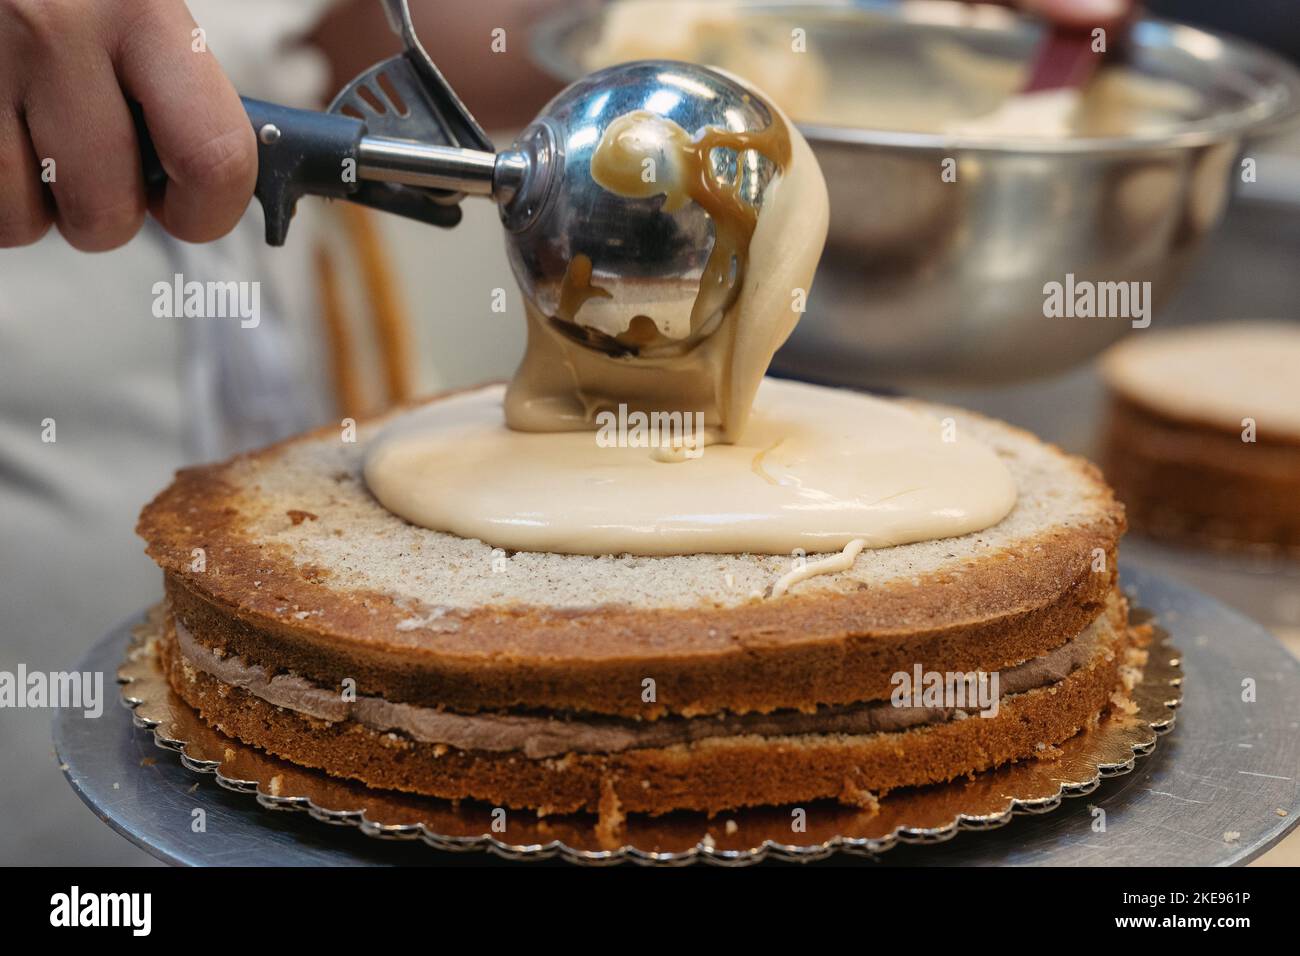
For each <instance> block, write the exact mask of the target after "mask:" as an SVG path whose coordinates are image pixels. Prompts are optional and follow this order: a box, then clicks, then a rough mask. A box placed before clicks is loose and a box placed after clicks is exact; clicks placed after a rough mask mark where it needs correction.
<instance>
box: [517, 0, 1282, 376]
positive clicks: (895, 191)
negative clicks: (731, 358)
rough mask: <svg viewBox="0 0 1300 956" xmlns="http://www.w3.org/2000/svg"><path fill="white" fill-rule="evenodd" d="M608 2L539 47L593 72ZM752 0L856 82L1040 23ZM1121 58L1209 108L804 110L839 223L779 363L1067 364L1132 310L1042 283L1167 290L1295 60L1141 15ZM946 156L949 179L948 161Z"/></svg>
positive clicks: (880, 366)
mask: <svg viewBox="0 0 1300 956" xmlns="http://www.w3.org/2000/svg"><path fill="white" fill-rule="evenodd" d="M603 16H604V13H603V11H602V9H601V8H599V7H591V6H585V7H584V6H580V7H578V8H573V9H568V10H566V11H564V12H562V13H561V14H559V15H557V16H555V17H553V18H551V19H549V20H547V21H546V22H544V23H542V24H540V25H539V27H538V29H537V30H536V31H535V32H534V35H533V52H534V56H535V58H536V59H537V60H538V61H539V62H540V63H541V64H542V66H543V67H544V68H546V69H548V70H549V71H550V72H552V73H553V74H554V75H556V76H557V77H559V78H561V79H564V80H572V79H574V78H576V77H578V76H580V75H582V74H583V73H585V72H587V71H588V70H589V69H591V68H592V66H593V65H594V64H591V63H588V62H585V60H584V51H586V50H588V49H589V48H590V47H591V46H592V44H593V43H594V41H595V39H596V38H597V37H598V36H599V34H600V30H601V18H602V17H603ZM745 16H752V17H769V18H780V19H781V20H784V21H785V22H788V23H793V24H796V25H798V26H799V27H801V28H802V29H804V30H805V31H806V34H807V46H808V50H809V51H810V53H809V55H812V56H816V57H818V58H819V60H820V62H821V63H822V64H823V68H824V69H825V70H826V71H827V73H828V76H829V82H830V84H831V85H832V86H834V85H836V84H839V85H840V86H841V87H843V85H844V84H846V83H849V82H851V81H852V80H853V78H855V77H856V78H857V82H859V83H860V82H861V80H860V75H859V74H860V63H861V62H862V61H863V59H864V58H868V59H879V60H880V61H881V62H882V63H888V64H889V67H888V68H889V69H891V70H896V71H907V70H915V71H916V75H915V76H914V77H906V78H905V79H904V80H903V82H911V83H915V84H917V88H919V89H926V88H927V87H926V84H927V83H929V84H933V83H934V82H935V81H936V78H935V76H934V75H927V74H926V73H925V71H924V66H923V64H924V63H925V62H926V59H925V57H924V56H922V55H920V52H921V49H922V47H924V46H925V45H927V44H931V43H933V42H935V41H946V42H949V43H954V44H959V45H961V46H963V47H966V48H968V49H971V50H974V51H978V52H979V53H981V54H985V55H989V56H993V57H998V58H1005V59H1011V60H1016V61H1020V62H1027V61H1028V60H1029V58H1030V57H1031V56H1032V55H1033V52H1034V49H1035V44H1036V42H1037V40H1038V38H1039V37H1040V35H1041V27H1040V26H1039V25H1037V24H1035V23H1033V22H1031V21H1028V20H1025V19H1024V18H1021V17H1019V16H1017V15H1016V14H1014V13H1011V12H1009V11H1007V10H1004V9H1001V8H995V7H988V6H978V7H977V6H973V5H969V4H961V3H950V2H945V0H912V2H904V3H898V4H874V3H872V4H865V3H856V4H826V5H820V4H818V5H798V6H779V5H767V4H764V5H761V6H755V7H753V8H746V10H745ZM1127 63H1128V64H1129V66H1130V67H1131V68H1133V69H1135V70H1137V71H1138V72H1140V73H1142V74H1144V75H1148V76H1151V77H1155V78H1161V79H1166V80H1174V81H1178V82H1180V83H1183V84H1185V85H1186V86H1189V87H1191V88H1192V89H1194V90H1195V91H1196V92H1197V93H1199V94H1200V97H1201V109H1200V111H1199V113H1198V114H1197V115H1195V116H1192V117H1190V118H1189V119H1187V121H1185V122H1182V123H1179V124H1178V125H1177V126H1176V127H1175V128H1173V129H1172V130H1169V131H1166V132H1161V133H1157V134H1153V135H1135V136H1130V137H1125V138H1108V139H1101V138H1075V139H1064V140H1052V141H1043V140H1039V141H1030V140H1022V141H1018V142H1012V141H995V140H991V139H988V138H971V137H959V136H954V135H947V134H941V133H915V132H896V131H889V130H881V129H864V128H855V127H846V126H829V125H811V124H809V123H806V122H803V121H802V119H801V117H800V116H799V115H798V113H797V112H796V114H795V115H794V119H795V120H796V121H799V127H800V129H801V130H802V131H803V133H804V135H805V136H806V137H807V139H808V141H809V143H810V144H811V145H812V148H813V150H814V152H815V153H816V155H817V157H818V160H819V161H820V163H821V166H822V169H823V171H824V172H825V174H826V180H827V185H828V187H829V190H830V196H831V226H830V236H829V239H828V242H827V247H826V253H825V256H824V257H823V259H822V264H821V266H820V268H819V270H818V273H817V279H816V284H815V286H814V290H813V294H812V296H811V298H810V300H809V303H808V311H807V314H806V315H805V316H804V318H803V320H802V321H801V322H800V323H799V326H798V328H797V329H796V330H795V333H794V335H793V336H792V337H791V339H790V341H789V342H788V343H787V344H786V346H785V347H784V348H783V349H782V350H781V352H780V353H778V356H777V360H776V363H775V367H776V368H778V369H780V370H785V371H789V372H794V373H797V374H801V375H804V376H808V377H814V378H819V379H823V380H828V381H839V382H844V383H849V384H859V385H889V384H899V383H903V382H908V381H913V382H914V381H918V380H930V381H942V382H946V383H977V382H999V381H1009V380H1014V379H1019V378H1026V377H1031V376H1035V375H1043V374H1047V373H1051V372H1055V371H1058V370H1061V369H1064V368H1067V367H1069V366H1071V365H1073V364H1075V363H1078V362H1080V361H1082V360H1085V359H1087V358H1089V357H1090V356H1092V355H1094V354H1095V353H1097V352H1098V351H1099V350H1101V349H1102V348H1104V347H1105V346H1107V345H1108V344H1110V343H1111V342H1113V341H1114V340H1116V339H1117V338H1119V337H1120V336H1122V335H1124V334H1125V333H1126V332H1128V331H1129V329H1130V327H1131V325H1130V322H1129V321H1128V320H1126V319H1124V318H1048V317H1045V315H1044V285H1045V284H1046V283H1048V282H1054V281H1055V282H1064V281H1065V277H1066V275H1067V274H1073V275H1074V276H1075V278H1076V280H1092V281H1112V282H1113V281H1138V282H1144V281H1147V282H1150V283H1151V291H1152V298H1153V300H1154V302H1155V305H1156V306H1157V307H1158V306H1159V304H1160V303H1161V302H1162V301H1163V300H1164V299H1166V298H1167V297H1168V296H1169V295H1170V294H1171V292H1173V291H1174V289H1175V288H1176V286H1177V283H1178V278H1179V275H1180V274H1181V273H1183V272H1184V270H1185V269H1186V268H1187V266H1188V265H1189V263H1191V262H1192V261H1193V259H1194V258H1195V256H1196V253H1197V252H1198V251H1199V250H1200V248H1201V246H1202V244H1203V241H1204V239H1205V237H1206V235H1207V234H1208V233H1209V232H1210V231H1211V230H1212V229H1213V228H1214V227H1215V226H1216V225H1217V224H1218V222H1219V220H1220V218H1221V216H1222V213H1223V210H1224V207H1225V204H1226V203H1227V200H1228V198H1229V195H1230V193H1231V191H1232V184H1233V182H1234V180H1235V177H1236V175H1237V169H1238V165H1237V158H1238V156H1239V155H1240V153H1241V150H1242V148H1243V143H1245V142H1247V141H1248V140H1249V139H1250V138H1251V137H1254V136H1257V135H1260V134H1262V133H1264V132H1267V131H1271V130H1272V129H1274V128H1276V127H1277V126H1278V125H1279V124H1281V123H1282V122H1283V121H1285V120H1288V119H1290V118H1292V117H1293V116H1294V115H1295V114H1296V112H1297V110H1300V74H1298V73H1297V71H1296V70H1295V69H1294V68H1293V67H1292V66H1291V65H1290V64H1289V63H1287V62H1286V61H1284V60H1282V59H1281V58H1280V57H1276V56H1274V55H1272V54H1270V53H1268V52H1266V51H1263V50H1260V49H1258V48H1256V47H1254V46H1253V45H1250V44H1247V43H1245V42H1243V41H1239V40H1234V39H1230V38H1228V37H1224V36H1219V35H1214V34H1210V33H1207V32H1205V31H1202V30H1197V29H1193V28H1190V27H1185V26H1179V25H1173V24H1169V23H1166V22H1163V21H1157V20H1143V21H1141V22H1140V23H1138V24H1136V25H1135V27H1134V30H1133V32H1132V35H1131V38H1130V42H1129V52H1128V54H1127ZM748 78H749V79H751V80H752V81H753V82H755V83H757V84H758V86H759V87H762V86H763V85H764V81H763V77H762V76H751V77H748ZM860 95H861V96H863V97H870V96H872V95H873V90H872V89H871V88H870V86H867V87H865V88H863V89H862V90H861V94H860ZM778 99H779V98H778ZM947 158H952V159H953V160H955V163H956V172H957V176H956V181H955V182H944V181H943V180H942V179H941V177H940V175H939V171H940V168H941V163H942V162H943V160H945V159H947ZM1260 175H1266V171H1261V172H1260ZM1206 266H1207V267H1212V266H1213V263H1207V264H1206ZM1230 280H1231V277H1230V276H1225V281H1230ZM1156 322H1157V323H1158V322H1159V319H1158V318H1157V319H1156Z"/></svg>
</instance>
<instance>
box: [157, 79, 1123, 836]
mask: <svg viewBox="0 0 1300 956" xmlns="http://www.w3.org/2000/svg"><path fill="white" fill-rule="evenodd" d="M638 68H644V69H646V70H648V71H649V73H651V74H653V75H654V76H659V75H661V74H665V73H666V72H667V75H668V76H669V78H670V79H671V78H673V74H672V73H671V64H669V65H664V64H649V65H648V66H646V65H643V67H638ZM597 79H598V77H597V78H595V79H592V80H590V81H582V83H579V84H577V86H576V87H575V88H576V89H577V90H578V94H574V95H584V90H586V87H584V86H583V83H589V82H596V80H597ZM702 79H703V78H702V77H695V79H694V80H692V82H694V83H696V85H697V86H698V85H699V83H698V82H697V81H700V80H702ZM707 80H708V82H709V83H714V84H718V86H719V89H720V90H721V93H722V94H725V95H720V96H719V99H720V100H721V101H724V102H732V103H737V104H744V107H745V109H744V110H740V109H728V110H727V111H726V114H725V116H724V117H723V120H725V122H722V123H720V124H719V125H707V124H706V125H703V126H701V127H700V128H698V129H687V128H685V127H683V126H681V125H680V124H679V123H678V122H677V120H678V119H681V120H682V121H684V122H692V123H694V122H696V121H698V116H696V115H695V114H694V113H692V112H691V111H690V110H684V109H676V106H677V104H678V102H679V100H680V97H678V96H677V95H676V94H674V95H673V96H669V97H657V96H651V97H647V98H646V99H645V100H644V102H642V103H639V104H637V103H633V104H629V106H630V107H633V106H634V107H635V108H629V109H628V111H627V112H625V113H622V114H620V115H618V116H615V117H613V118H611V119H609V120H608V121H607V122H603V123H602V125H599V126H595V125H593V126H592V127H591V128H589V129H584V130H582V131H581V133H582V136H581V137H580V136H579V135H578V134H574V135H573V136H572V137H571V139H570V142H571V143H573V142H587V143H591V144H595V146H594V150H593V152H592V154H591V156H590V157H589V158H588V159H587V160H586V161H585V162H586V164H587V165H586V167H585V168H577V171H576V172H575V167H574V166H572V165H570V160H569V159H568V158H566V159H565V163H564V169H563V171H562V173H561V182H560V183H559V185H557V186H556V187H555V188H554V189H553V190H552V191H551V193H550V194H548V195H549V196H550V198H548V199H547V202H556V203H560V204H563V203H564V202H565V201H566V199H565V197H566V196H569V193H568V192H566V190H568V189H569V188H570V186H572V188H573V190H574V195H575V196H576V197H577V199H575V201H577V200H578V199H580V200H581V202H583V203H585V204H587V206H586V207H584V208H587V209H588V212H590V214H591V217H592V220H593V221H599V222H605V223H608V222H619V223H624V224H626V233H627V235H626V236H624V235H621V234H619V235H614V236H612V237H607V241H603V242H601V241H597V240H596V239H593V238H590V237H587V236H577V237H575V236H574V235H572V234H571V231H570V232H565V231H564V230H566V229H567V228H568V227H567V225H566V223H567V221H568V220H567V219H566V218H565V217H562V216H561V217H554V218H552V219H547V218H546V217H545V216H543V217H542V219H540V220H539V221H538V222H536V223H533V224H530V225H527V227H526V228H527V229H529V230H532V231H533V232H532V233H531V234H530V237H529V244H528V249H529V250H541V252H538V253H537V255H539V256H541V257H543V258H544V259H545V260H546V265H547V269H545V270H543V273H544V274H545V275H547V276H549V277H551V278H552V279H555V280H556V281H555V282H553V283H552V284H551V285H550V286H546V287H542V288H539V289H537V290H536V292H535V294H534V295H533V296H530V297H529V298H527V299H526V305H527V318H528V346H527V350H526V353H525V356H524V359H523V362H522V363H521V365H520V367H519V370H518V371H517V372H516V374H515V376H514V378H513V380H512V381H511V382H510V383H509V386H508V387H502V386H499V385H493V386H487V387H484V388H479V389H473V390H470V391H467V392H461V393H457V394H451V395H444V396H441V397H438V398H435V399H433V400H431V401H429V402H426V403H424V404H422V405H420V406H418V407H414V408H406V409H402V410H400V411H398V412H394V413H392V414H390V415H387V416H383V417H380V418H376V419H374V420H370V421H363V422H360V423H355V422H351V421H345V422H343V423H341V425H340V427H335V428H326V429H323V430H321V431H318V432H315V433H313V434H309V435H305V436H302V437H300V438H297V439H294V440H291V441H288V442H286V443H283V444H280V445H277V446H274V447H271V448H268V449H265V450H263V451H260V452H257V453H254V454H250V455H245V456H242V457H238V458H235V459H232V460H230V461H227V462H225V463H222V464H217V465H210V466H206V467H201V468H193V469H189V470H186V471H183V472H181V473H180V474H179V476H178V477H177V479H176V481H175V482H174V483H173V484H172V486H171V487H170V488H168V489H167V490H165V491H164V492H163V493H162V494H161V495H159V496H158V497H157V498H156V499H155V500H154V501H153V502H152V503H151V504H150V505H148V506H147V507H146V508H145V510H144V513H143V515H142V517H141V520H140V525H139V530H140V533H141V534H142V535H143V537H144V538H145V540H146V542H147V544H148V551H149V553H150V555H152V556H153V558H154V560H156V561H157V562H158V564H159V565H160V566H161V567H162V569H163V572H164V577H165V581H166V614H165V620H166V624H165V634H164V636H163V639H162V641H161V656H162V661H163V664H164V666H165V669H166V672H167V675H168V678H169V680H170V682H171V686H172V687H173V688H174V689H175V691H176V693H177V694H179V695H180V697H181V698H183V699H184V700H185V701H186V702H187V703H188V704H190V705H191V706H193V707H194V708H195V709H196V710H197V711H198V712H199V714H201V715H202V717H203V718H204V719H205V720H206V721H208V722H209V723H210V724H211V725H212V726H214V727H216V728H218V729H219V730H220V731H222V732H223V733H225V734H228V735H229V736H231V737H234V738H237V739H239V740H242V741H244V742H246V743H248V744H252V745H254V746H257V747H260V748H263V749H264V750H266V751H267V752H269V753H272V754H275V755H277V756H279V757H282V758H284V759H286V760H289V761H292V762H293V763H296V764H300V765H302V766H305V767H314V768H319V769H320V770H322V771H325V772H326V773H329V774H334V775H336V776H340V777H346V778H350V779H353V780H359V781H361V782H363V783H365V784H367V785H370V786H373V787H377V788H391V789H395V790H402V791H409V792H413V793H419V794H427V795H430V796H433V797H441V798H448V799H452V800H462V799H472V800H479V801H486V802H487V803H489V804H491V805H494V806H507V807H516V808H527V809H530V810H535V811H537V812H538V813H569V812H589V813H590V812H596V813H600V814H601V815H602V817H603V820H604V822H605V824H607V825H612V823H611V821H617V820H619V819H621V818H622V817H623V815H624V814H627V813H649V814H662V813H667V812H669V811H674V810H701V811H706V812H717V811H722V810H727V809H731V808H737V807H745V806H751V805H764V804H785V803H794V802H800V803H802V802H806V801H812V800H819V799H831V800H839V801H842V802H844V803H847V804H851V805H855V806H860V807H871V806H873V805H874V803H875V801H876V800H878V799H879V797H880V796H881V795H882V794H885V793H888V792H889V791H891V790H894V789H896V788H900V787H914V786H920V785H926V784H935V783H941V782H943V781H948V780H953V779H955V778H958V777H962V776H965V775H968V774H974V773H979V772H980V771H984V770H988V769H990V768H994V767H998V766H1001V765H1004V764H1007V763H1010V762H1012V761H1017V760H1031V759H1050V758H1051V757H1052V756H1053V754H1054V752H1055V747H1056V745H1057V744H1059V743H1061V742H1062V741H1064V740H1066V739H1068V738H1070V737H1072V736H1073V735H1075V734H1078V733H1080V732H1084V731H1086V730H1087V729H1088V728H1090V727H1092V726H1093V725H1094V724H1096V722H1097V721H1098V720H1100V719H1101V718H1102V717H1103V716H1104V715H1105V714H1106V712H1107V711H1108V710H1109V709H1111V708H1115V707H1118V708H1125V709H1126V708H1129V707H1130V706H1131V705H1130V704H1129V703H1128V701H1127V698H1126V697H1125V691H1126V689H1128V688H1129V687H1131V686H1132V683H1133V681H1134V680H1136V679H1137V676H1138V673H1139V669H1140V667H1141V665H1142V651H1141V649H1140V647H1138V646H1137V643H1138V639H1137V638H1136V637H1135V635H1134V631H1132V630H1131V629H1130V628H1129V626H1128V621H1127V609H1126V606H1125V601H1124V598H1123V596H1122V594H1121V593H1120V591H1119V590H1118V586H1117V577H1116V565H1115V562H1116V549H1117V546H1118V543H1119V538H1120V535H1121V533H1122V532H1123V530H1124V517H1123V511H1122V510H1121V507H1120V505H1119V504H1117V502H1116V501H1115V498H1114V497H1113V495H1112V494H1111V492H1110V490H1109V488H1108V487H1107V486H1106V485H1105V484H1104V482H1103V481H1102V480H1101V478H1100V477H1099V475H1098V473H1097V471H1096V470H1095V469H1093V468H1092V467H1091V466H1090V465H1088V464H1087V463H1085V462H1083V461H1081V460H1079V459H1075V458H1071V457H1069V456H1067V455H1065V454H1062V453H1061V452H1060V451H1058V450H1056V449H1054V448H1051V447H1048V446H1046V445H1043V444H1042V443H1040V442H1039V441H1037V440H1036V439H1035V438H1033V437H1032V436H1030V435H1028V434H1025V433H1023V432H1020V431H1017V430H1016V429H1014V428H1011V427H1009V426H1007V425H1003V424H1000V423H998V422H994V421H989V420H987V419H983V418H980V417H978V416H975V415H971V414H967V413H965V412H962V411H960V410H957V409H950V408H940V407H931V406H925V405H920V404H914V403H907V402H898V401H885V400H881V399H878V398H872V397H869V396H866V395H860V394H855V393H851V392H846V391H839V390H835V389H826V388H819V387H815V386H810V385H799V384H794V383H788V382H777V381H772V380H767V379H765V378H764V373H765V372H766V369H767V367H768V364H769V362H770V361H771V358H772V355H773V353H774V352H775V351H776V349H777V348H779V347H780V345H781V343H782V342H783V341H784V340H785V339H786V337H787V336H788V335H789V334H790V331H791V330H792V329H793V328H794V325H795V323H796V322H797V321H798V319H799V316H800V314H801V313H802V310H803V302H804V301H805V299H806V294H807V291H808V289H809V287H810V284H811V281H812V276H813V272H814V269H815V267H816V265H817V260H818V257H819V256H820V253H821V249H822V246H823V243H824V241H825V236H826V228H827V219H828V200H827V195H826V187H825V183H824V181H823V179H822V175H821V172H820V170H819V169H818V167H817V162H816V160H815V158H814V157H813V154H812V152H811V150H810V149H809V147H808V144H807V143H806V142H805V141H804V139H803V137H802V136H801V135H800V134H799V132H798V130H797V128H795V127H794V126H793V124H791V123H790V122H789V121H788V120H787V119H786V117H784V116H783V115H782V114H781V112H780V110H778V109H777V108H775V107H774V106H772V105H771V104H770V102H767V101H766V100H765V99H764V98H763V97H762V95H761V94H760V93H759V92H758V91H756V90H754V89H752V88H750V87H748V86H746V85H744V84H743V83H742V82H741V81H739V80H736V79H735V78H734V77H728V76H723V75H720V74H718V75H714V74H710V75H709V76H708V77H707ZM572 89H574V88H571V90H572ZM566 95H569V94H561V98H563V97H565V96H566ZM550 112H552V113H554V112H556V109H555V108H554V107H553V108H552V109H551V110H550ZM751 115H752V116H753V117H754V120H753V123H754V124H755V125H750V122H751V121H750V120H749V119H747V118H746V117H748V116H751ZM674 117H676V118H674ZM593 122H594V121H593ZM575 162H577V163H578V164H579V167H581V161H577V160H575ZM588 174H589V176H590V180H591V181H594V182H595V183H596V184H597V185H598V187H599V188H598V189H597V190H595V191H594V192H593V191H592V190H591V189H590V188H589V187H590V182H589V181H588V180H587V178H586V176H587V175H588ZM570 175H571V176H572V177H573V178H574V182H573V183H569V182H568V180H567V179H565V178H564V177H568V176H570ZM592 204H594V207H593V205H592ZM589 207H590V208H589ZM548 223H550V225H548ZM556 223H558V225H556ZM552 228H554V229H555V230H557V231H554V232H548V229H552ZM701 236H704V237H706V238H707V239H708V240H709V241H708V242H707V244H705V245H704V246H703V247H702V248H700V247H696V246H695V245H694V244H695V243H696V242H698V240H699V238H700V237H701ZM660 242H662V243H663V245H662V246H661V245H659V243H660ZM629 243H631V244H632V247H629ZM665 248H666V249H669V250H671V251H672V252H673V254H674V255H676V254H678V253H682V252H683V251H692V250H693V251H695V252H697V253H698V255H696V256H695V258H694V259H687V262H688V264H690V265H691V268H692V270H694V271H695V272H697V273H698V276H697V281H695V283H694V285H692V284H690V283H683V282H682V281H681V280H680V279H676V280H673V281H661V280H657V279H656V278H655V277H654V276H653V275H651V274H650V273H652V272H653V270H651V269H650V268H649V267H648V266H647V265H646V263H647V262H648V261H652V260H653V256H654V252H655V250H658V251H661V252H662V251H663V250H664V249H665ZM512 249H514V252H512V255H513V258H512V260H511V261H512V264H513V265H514V266H515V268H516V271H517V272H518V273H520V274H521V277H522V278H530V277H531V276H532V273H531V272H530V271H529V270H530V266H529V262H528V261H527V258H526V254H525V253H522V252H519V251H518V247H512ZM559 276H562V279H561V278H558V277H559ZM523 285H524V287H525V288H530V286H529V285H528V284H526V283H524V284H523Z"/></svg>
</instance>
